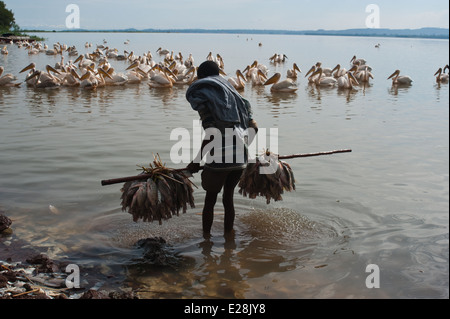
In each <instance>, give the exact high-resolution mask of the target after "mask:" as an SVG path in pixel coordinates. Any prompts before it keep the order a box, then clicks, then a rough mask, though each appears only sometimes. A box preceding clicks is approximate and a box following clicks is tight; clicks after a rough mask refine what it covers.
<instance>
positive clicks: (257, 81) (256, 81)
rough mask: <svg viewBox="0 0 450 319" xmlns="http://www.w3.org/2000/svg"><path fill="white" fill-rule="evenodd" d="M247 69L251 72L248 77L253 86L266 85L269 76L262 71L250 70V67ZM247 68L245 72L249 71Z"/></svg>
mask: <svg viewBox="0 0 450 319" xmlns="http://www.w3.org/2000/svg"><path fill="white" fill-rule="evenodd" d="M247 68H248V69H249V70H248V71H247V74H246V77H247V80H248V81H251V83H252V85H255V86H256V85H257V86H261V85H264V83H266V81H267V76H266V74H265V73H264V72H263V71H261V69H258V68H250V66H247ZM247 68H246V69H245V70H247Z"/></svg>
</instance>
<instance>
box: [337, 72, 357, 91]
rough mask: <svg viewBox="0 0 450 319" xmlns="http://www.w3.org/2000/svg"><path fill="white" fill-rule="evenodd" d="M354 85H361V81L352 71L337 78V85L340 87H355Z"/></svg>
mask: <svg viewBox="0 0 450 319" xmlns="http://www.w3.org/2000/svg"><path fill="white" fill-rule="evenodd" d="M354 85H359V83H358V81H357V80H356V78H355V77H354V75H353V73H352V72H350V71H347V73H346V74H344V75H343V76H340V77H339V78H338V79H337V86H338V88H340V89H353V86H354Z"/></svg>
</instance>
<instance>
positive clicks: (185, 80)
mask: <svg viewBox="0 0 450 319" xmlns="http://www.w3.org/2000/svg"><path fill="white" fill-rule="evenodd" d="M195 71H196V67H195V66H192V67H190V68H188V69H186V71H185V72H183V73H182V74H176V75H175V77H176V79H175V83H174V84H176V85H184V84H189V85H190V84H192V83H193V82H194V80H195V77H196V74H195Z"/></svg>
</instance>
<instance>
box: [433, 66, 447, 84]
mask: <svg viewBox="0 0 450 319" xmlns="http://www.w3.org/2000/svg"><path fill="white" fill-rule="evenodd" d="M448 68H449V67H448V65H446V66H445V67H444V70H442V68H439V70H437V72H436V73H435V74H434V76H436V82H437V83H448V78H449V75H448V74H447V73H445V70H446V69H448Z"/></svg>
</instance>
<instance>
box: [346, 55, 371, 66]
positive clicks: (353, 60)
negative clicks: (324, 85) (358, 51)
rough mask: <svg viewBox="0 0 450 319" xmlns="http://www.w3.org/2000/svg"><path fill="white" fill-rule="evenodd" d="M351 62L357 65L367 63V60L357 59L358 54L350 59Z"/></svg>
mask: <svg viewBox="0 0 450 319" xmlns="http://www.w3.org/2000/svg"><path fill="white" fill-rule="evenodd" d="M350 63H353V65H355V64H359V65H365V64H366V63H367V61H366V60H364V59H357V58H356V55H354V56H353V58H352V59H351V60H350Z"/></svg>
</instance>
